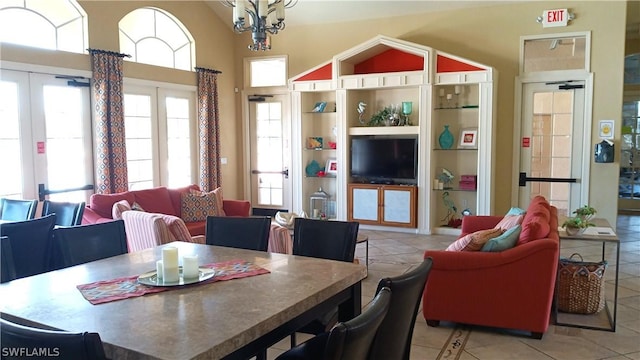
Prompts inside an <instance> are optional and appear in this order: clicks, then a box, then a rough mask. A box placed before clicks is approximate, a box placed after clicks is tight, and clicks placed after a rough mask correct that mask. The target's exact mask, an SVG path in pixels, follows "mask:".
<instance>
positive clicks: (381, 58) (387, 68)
mask: <svg viewBox="0 0 640 360" xmlns="http://www.w3.org/2000/svg"><path fill="white" fill-rule="evenodd" d="M415 70H424V59H423V58H422V56H418V55H413V54H409V53H406V52H404V51H400V50H397V49H389V50H386V51H384V52H382V53H380V54H378V55H376V56H373V57H370V58H369V59H367V60H365V61H363V62H361V63H359V64H356V65H355V66H354V71H353V73H354V74H377V73H387V72H400V71H415Z"/></svg>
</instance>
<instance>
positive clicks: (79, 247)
mask: <svg viewBox="0 0 640 360" xmlns="http://www.w3.org/2000/svg"><path fill="white" fill-rule="evenodd" d="M126 253H127V236H126V234H125V228H124V221H122V220H115V221H109V222H104V223H97V224H88V225H79V226H69V227H58V228H55V229H54V230H53V251H52V255H51V263H52V266H53V268H54V269H60V268H65V267H69V266H74V265H78V264H84V263H88V262H90V261H95V260H100V259H104V258H108V257H111V256H116V255H121V254H126Z"/></svg>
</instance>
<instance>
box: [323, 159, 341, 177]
mask: <svg viewBox="0 0 640 360" xmlns="http://www.w3.org/2000/svg"><path fill="white" fill-rule="evenodd" d="M324 172H325V173H326V174H331V175H337V174H338V161H337V160H336V159H329V160H327V166H325V168H324Z"/></svg>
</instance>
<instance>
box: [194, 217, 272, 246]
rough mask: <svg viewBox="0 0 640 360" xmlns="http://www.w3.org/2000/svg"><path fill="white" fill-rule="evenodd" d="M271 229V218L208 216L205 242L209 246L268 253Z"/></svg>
mask: <svg viewBox="0 0 640 360" xmlns="http://www.w3.org/2000/svg"><path fill="white" fill-rule="evenodd" d="M270 229H271V218H270V217H269V216H249V217H236V216H208V217H207V226H206V228H205V239H206V240H205V241H206V243H207V245H218V246H227V247H232V248H237V249H247V250H258V251H267V248H268V246H269V231H270Z"/></svg>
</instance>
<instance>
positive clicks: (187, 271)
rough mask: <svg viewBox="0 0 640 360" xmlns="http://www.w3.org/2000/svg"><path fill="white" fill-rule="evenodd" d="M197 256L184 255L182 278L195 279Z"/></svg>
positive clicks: (197, 272)
mask: <svg viewBox="0 0 640 360" xmlns="http://www.w3.org/2000/svg"><path fill="white" fill-rule="evenodd" d="M198 274H199V271H198V255H185V256H183V257H182V277H183V278H185V279H193V278H197V277H198Z"/></svg>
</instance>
